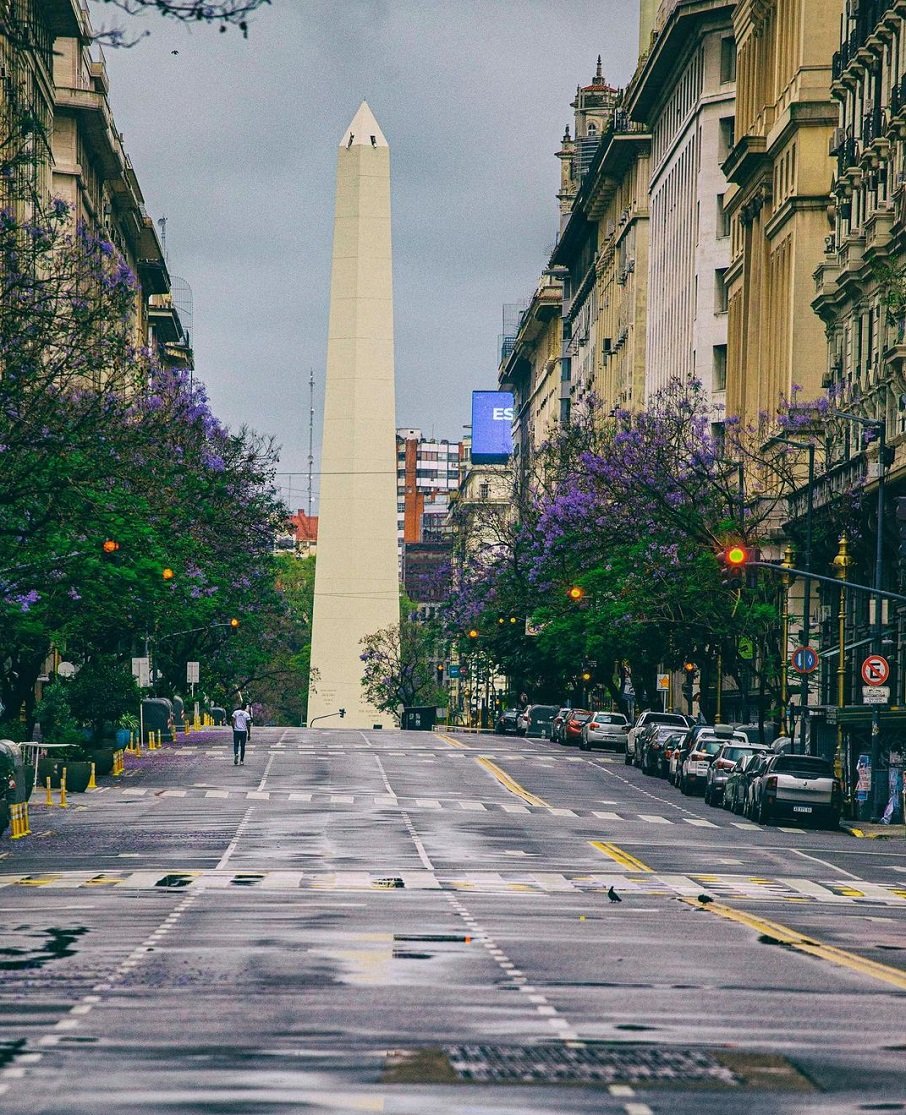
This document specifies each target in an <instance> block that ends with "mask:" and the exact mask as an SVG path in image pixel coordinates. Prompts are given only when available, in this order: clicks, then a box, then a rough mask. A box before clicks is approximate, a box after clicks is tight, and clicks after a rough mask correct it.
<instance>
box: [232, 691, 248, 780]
mask: <svg viewBox="0 0 906 1115" xmlns="http://www.w3.org/2000/svg"><path fill="white" fill-rule="evenodd" d="M251 719H252V718H251V716H250V715H249V712H248V709H247V707H246V706H245V705H239V706H237V708H235V709H234V710H233V714H232V716H231V717H230V721H231V722H232V725H233V766H236V764H237V763H238V764H239V766H245V745H246V741H247V740H248V738H249V722H250V721H251Z"/></svg>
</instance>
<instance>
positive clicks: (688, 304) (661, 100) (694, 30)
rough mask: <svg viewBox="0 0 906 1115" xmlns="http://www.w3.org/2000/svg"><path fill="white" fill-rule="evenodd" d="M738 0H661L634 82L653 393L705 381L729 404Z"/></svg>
mask: <svg viewBox="0 0 906 1115" xmlns="http://www.w3.org/2000/svg"><path fill="white" fill-rule="evenodd" d="M734 6H735V0H662V2H661V4H660V6H659V8H658V10H657V14H656V17H655V27H654V35H653V36H652V38H651V46H650V49H649V51H648V53H647V54H645V55H643V57H642V58H641V59H640V61H639V66H638V69H637V70H636V73H635V75H634V77H633V79H632V81H631V82H630V84H629V87H628V88H627V90H626V97H625V107H626V109H627V110H628V112H629V114H630V116H631V117H632V119H634V120H637V121H640V122H646V123H647V126H648V128H649V129H650V132H651V155H650V181H649V193H650V200H649V207H650V225H649V243H650V252H649V261H648V306H647V355H646V372H645V381H646V382H645V388H646V390H645V397H646V399H647V398H649V397H650V396H651V395H652V394H654V393H655V392H657V391H658V390H660V389H661V388H663V387H664V386H665V385H666V384H667V383H668V382H669V381H670V380H671V379H675V378H680V379H693V378H695V379H698V380H700V381H701V383H702V384H703V385H704V387H705V389H706V390H707V391H709V392H710V393H711V395H712V397H713V399H714V402H715V414H718V413H720V408H721V407H722V405H723V403H724V392H725V387H726V362H727V325H726V318H727V315H726V297H725V287H724V276H725V274H726V269H727V266H728V264H729V257H730V251H729V244H730V239H729V229H728V228H727V225H726V221H725V218H724V216H723V199H724V196H725V194H726V192H727V183H726V179H725V177H724V175H723V172H722V170H721V164H722V162H723V161H724V159H726V157H727V154H728V153H729V152H730V150H731V149H732V147H733V146H734V143H735V136H734V127H735V105H734V101H735V91H736V84H735V81H736V72H735V48H734V40H733V9H734Z"/></svg>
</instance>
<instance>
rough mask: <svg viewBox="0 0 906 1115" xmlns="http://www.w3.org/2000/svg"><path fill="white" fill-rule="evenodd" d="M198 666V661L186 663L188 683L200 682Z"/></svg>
mask: <svg viewBox="0 0 906 1115" xmlns="http://www.w3.org/2000/svg"><path fill="white" fill-rule="evenodd" d="M198 666H199V664H198V663H197V662H187V663H186V683H187V684H188V685H197V684H198Z"/></svg>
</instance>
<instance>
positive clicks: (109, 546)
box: [101, 538, 120, 554]
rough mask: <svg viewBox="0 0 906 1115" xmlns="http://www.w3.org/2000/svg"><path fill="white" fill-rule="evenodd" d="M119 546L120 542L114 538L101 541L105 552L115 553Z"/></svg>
mask: <svg viewBox="0 0 906 1115" xmlns="http://www.w3.org/2000/svg"><path fill="white" fill-rule="evenodd" d="M119 548H120V544H119V542H117V541H116V540H115V539H113V538H105V539H104V541H103V542H102V543H101V549H102V550H103V551H104V553H105V554H115V553H116V551H117V550H118V549H119Z"/></svg>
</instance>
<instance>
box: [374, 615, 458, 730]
mask: <svg viewBox="0 0 906 1115" xmlns="http://www.w3.org/2000/svg"><path fill="white" fill-rule="evenodd" d="M440 645H441V644H440V632H439V631H438V629H437V627H436V626H434V625H433V624H428V623H418V622H416V621H414V620H410V619H404V620H401V621H400V623H399V624H393V625H391V626H390V627H384V628H382V629H381V630H380V631H376V632H375V633H374V634H373V635H369V636H368V637H367V638H365V639H363V640H362V648H363V649H362V655H361V659H362V662H363V664H364V670H363V675H362V686H363V687H364V689H365V693H366V695H367V697H368V700H369V701H370V702H371V703H372V704H373V705H374V707H375V708H378V709H380V710H381V711H382V712H389V713H391V714H392V715H393V716H395V717H397V719H399V715H400V710H401V709H402V708H403V707H407V706H411V705H427V706H430V705H438V704H440V703H443V702H445V701H446V692H445V690H444V689H442V688H441V687H439V686H438V684H437V676H436V671H435V669H434V659H436V658H437V657H438V652H439V649H440Z"/></svg>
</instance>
